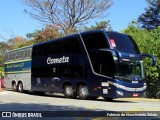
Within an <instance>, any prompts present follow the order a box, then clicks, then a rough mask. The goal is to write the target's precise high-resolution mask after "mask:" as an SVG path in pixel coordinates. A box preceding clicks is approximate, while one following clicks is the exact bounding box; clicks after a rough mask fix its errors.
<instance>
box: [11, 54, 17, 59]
mask: <svg viewBox="0 0 160 120" xmlns="http://www.w3.org/2000/svg"><path fill="white" fill-rule="evenodd" d="M15 56H16V53H15V52H13V53H12V58H11V59H12V60H15Z"/></svg>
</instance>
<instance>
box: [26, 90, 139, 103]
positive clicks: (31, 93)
mask: <svg viewBox="0 0 160 120" xmlns="http://www.w3.org/2000/svg"><path fill="white" fill-rule="evenodd" d="M23 94H28V95H34V96H44V97H54V98H64V99H70V98H66V97H64V96H63V95H62V94H53V93H52V94H50V93H46V94H40V93H34V92H24V93H23ZM77 100H80V99H78V98H77ZM86 101H100V102H112V103H137V102H135V101H134V102H133V101H128V100H117V99H114V100H111V101H106V100H104V99H89V100H86Z"/></svg>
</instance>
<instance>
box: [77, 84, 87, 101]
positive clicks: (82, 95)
mask: <svg viewBox="0 0 160 120" xmlns="http://www.w3.org/2000/svg"><path fill="white" fill-rule="evenodd" d="M88 96H89V91H88V89H87V87H86V86H81V87H80V89H79V97H80V98H82V99H86V98H87V97H88Z"/></svg>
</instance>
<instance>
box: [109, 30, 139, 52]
mask: <svg viewBox="0 0 160 120" xmlns="http://www.w3.org/2000/svg"><path fill="white" fill-rule="evenodd" d="M107 35H108V37H109V40H110V44H111V46H112V47H113V48H114V49H117V50H119V51H122V52H126V53H131V54H139V49H138V47H137V45H136V43H135V42H134V40H133V38H132V37H131V36H129V35H126V34H121V33H116V32H107Z"/></svg>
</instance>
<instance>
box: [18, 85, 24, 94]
mask: <svg viewBox="0 0 160 120" xmlns="http://www.w3.org/2000/svg"><path fill="white" fill-rule="evenodd" d="M18 90H19V92H22V91H23V85H22V83H20V84H19V86H18Z"/></svg>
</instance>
